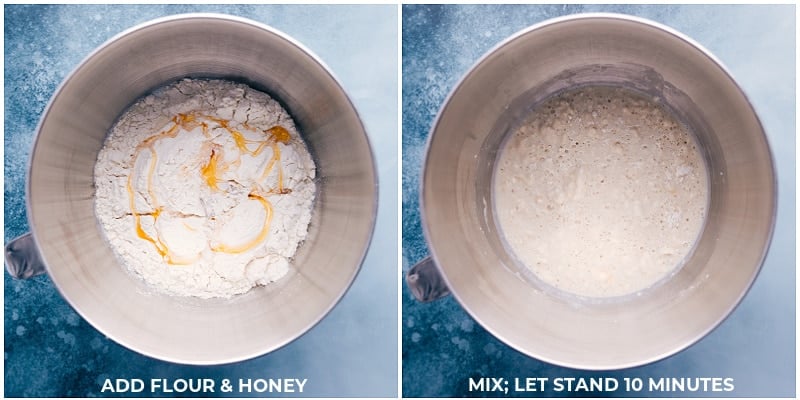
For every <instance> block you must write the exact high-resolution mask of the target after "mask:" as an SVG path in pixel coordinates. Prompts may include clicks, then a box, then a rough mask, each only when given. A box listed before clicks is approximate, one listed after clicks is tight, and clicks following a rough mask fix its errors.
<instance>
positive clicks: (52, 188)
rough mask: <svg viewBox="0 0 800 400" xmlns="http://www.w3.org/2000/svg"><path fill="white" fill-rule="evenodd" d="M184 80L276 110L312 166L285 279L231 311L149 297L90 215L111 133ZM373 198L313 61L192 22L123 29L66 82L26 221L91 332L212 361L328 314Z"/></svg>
mask: <svg viewBox="0 0 800 400" xmlns="http://www.w3.org/2000/svg"><path fill="white" fill-rule="evenodd" d="M185 77H198V78H199V77H203V78H222V79H231V80H236V81H240V82H243V83H246V84H248V85H250V86H251V87H253V88H254V89H256V90H261V91H264V92H266V93H267V94H269V95H270V96H272V97H273V98H275V99H276V100H278V101H279V102H281V103H282V105H283V106H284V107H285V108H286V109H287V110H288V111H289V113H290V114H291V116H292V117H293V118H294V120H295V123H296V124H297V127H298V130H299V131H300V132H301V135H302V136H303V139H304V140H305V141H306V144H307V145H308V147H309V150H310V152H311V153H312V156H313V158H314V161H315V163H316V166H317V178H316V179H317V182H316V183H317V197H316V199H315V203H314V210H313V213H312V221H311V225H310V227H309V236H308V238H307V239H306V241H305V242H304V243H303V244H301V246H300V248H299V249H298V252H297V254H296V255H295V257H294V261H293V266H294V268H293V270H292V271H291V272H290V275H289V276H288V277H285V278H284V279H282V280H281V281H279V282H277V283H276V284H273V285H269V286H266V287H258V288H256V289H254V290H251V291H250V292H248V293H246V294H244V295H240V296H236V297H234V298H232V299H230V300H223V299H211V300H200V299H196V298H180V297H171V296H166V295H161V294H158V293H153V292H152V291H151V290H149V289H148V288H147V287H146V286H145V285H144V284H143V283H142V282H141V281H140V280H139V279H137V278H135V277H133V276H131V275H130V274H128V273H127V272H126V271H125V270H124V268H123V267H121V266H120V265H118V263H117V261H116V259H115V256H114V254H113V252H112V250H111V249H110V248H109V246H108V244H107V243H106V242H105V239H104V238H103V234H102V233H101V231H100V227H99V225H98V223H97V220H96V217H95V214H94V198H93V196H94V187H93V168H94V164H95V161H96V158H97V153H98V151H99V150H100V148H101V147H102V145H103V141H104V139H105V136H106V134H107V132H108V130H109V128H110V127H111V126H112V124H113V123H114V122H115V120H116V118H117V117H118V116H119V115H120V114H121V113H122V112H123V111H124V110H125V109H126V108H127V107H128V106H129V105H131V104H132V103H133V102H135V101H136V100H137V99H138V98H139V97H141V96H143V95H145V94H146V93H148V92H150V91H151V90H153V89H155V88H158V87H160V86H163V85H165V84H168V83H171V82H173V81H175V80H178V79H181V78H185ZM376 189H377V184H376V175H375V170H374V163H373V159H372V152H371V149H370V145H369V142H368V139H367V135H366V132H365V131H364V127H363V125H362V123H361V121H360V119H359V117H358V115H357V112H356V110H355V109H354V107H353V105H352V103H351V102H350V100H349V99H348V98H347V96H346V94H345V93H344V91H343V89H342V88H341V87H340V86H339V84H338V83H337V81H336V80H335V79H334V78H333V77H332V76H331V74H330V72H329V71H328V70H327V69H326V67H325V66H324V65H322V64H321V62H320V61H319V60H317V59H316V58H315V57H314V56H312V55H311V54H310V53H309V52H308V51H306V50H305V49H304V48H303V47H302V46H301V45H299V44H297V43H295V42H294V41H292V40H291V39H289V38H287V37H286V36H285V35H283V34H281V33H279V32H276V31H274V30H272V29H270V28H267V27H265V26H262V25H259V24H256V23H254V22H251V21H247V20H243V19H239V18H233V17H227V16H220V15H209V14H193V15H183V16H177V17H171V18H165V19H160V20H155V21H153V22H151V23H148V24H145V25H143V26H139V27H136V28H133V29H131V30H129V31H127V32H124V33H123V34H121V35H119V36H117V37H115V38H114V39H111V40H110V41H109V42H107V43H106V44H104V45H103V46H101V48H99V49H98V50H97V51H95V52H94V53H93V54H92V55H90V56H89V57H88V58H87V59H86V60H85V61H84V62H83V63H82V64H81V65H80V66H79V67H78V69H76V70H75V71H74V72H73V73H72V75H70V76H69V77H68V78H67V79H66V80H65V82H64V83H63V84H62V86H61V87H60V88H59V90H58V91H57V93H56V95H55V96H54V97H53V99H52V100H51V103H50V105H49V106H48V109H47V110H46V111H45V114H44V116H43V119H42V122H41V123H40V127H39V132H38V135H37V137H36V141H35V146H34V150H33V154H32V158H31V165H30V171H29V180H28V203H29V219H30V222H31V228H32V230H33V233H34V235H35V237H36V241H37V243H38V245H39V247H40V252H41V254H42V257H43V259H44V261H45V263H46V264H47V266H48V273H49V275H50V276H51V278H52V280H53V281H54V283H55V284H56V286H57V287H58V289H59V290H60V291H61V293H62V295H63V296H64V297H65V298H66V299H67V300H68V301H69V302H70V304H71V305H72V306H73V307H74V308H75V309H76V310H77V311H78V312H79V313H80V314H81V315H82V316H83V317H84V318H85V319H86V320H87V321H89V322H90V323H91V324H92V325H94V326H95V327H96V328H97V329H99V330H100V331H102V332H103V333H104V334H106V335H107V336H109V337H111V338H112V339H114V340H115V341H117V342H119V343H120V344H123V345H125V346H126V347H129V348H131V349H133V350H135V351H138V352H140V353H143V354H146V355H149V356H152V357H155V358H159V359H164V360H168V361H174V362H181V363H190V364H219V363H225V362H233V361H238V360H242V359H246V358H251V357H254V356H258V355H261V354H264V353H267V352H269V351H272V350H274V349H276V348H278V347H280V346H282V345H284V344H286V343H288V342H290V341H292V340H293V339H295V338H297V337H298V336H300V335H301V334H302V333H304V332H305V331H307V330H308V329H310V328H311V327H312V326H313V325H314V324H315V323H316V322H318V321H319V320H320V319H321V318H322V317H323V316H324V315H325V314H326V313H327V312H328V311H329V310H330V309H331V308H332V307H333V306H334V305H335V304H336V302H337V301H338V300H339V299H340V297H341V296H342V295H343V294H344V292H345V291H346V289H347V288H348V287H349V285H350V284H351V282H352V280H353V279H354V278H355V276H356V274H357V272H358V270H359V268H360V265H361V262H362V260H363V257H364V255H365V252H366V249H367V246H368V244H369V241H370V238H371V235H372V230H373V227H374V217H375V212H376V205H377V203H376V202H377V193H376ZM222 343H224V345H220V344H222Z"/></svg>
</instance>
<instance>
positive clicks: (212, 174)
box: [127, 113, 291, 265]
mask: <svg viewBox="0 0 800 400" xmlns="http://www.w3.org/2000/svg"><path fill="white" fill-rule="evenodd" d="M209 123H213V124H216V125H217V126H219V127H221V128H223V129H225V130H226V131H227V132H228V133H229V134H230V135H231V138H232V139H233V141H234V143H235V144H236V147H237V149H238V150H239V157H238V158H237V161H235V162H232V163H227V164H225V163H224V158H223V157H222V156H221V154H220V151H218V150H217V149H215V148H212V149H211V155H210V156H209V160H208V162H207V163H205V164H204V165H202V166H201V167H200V171H199V173H200V176H201V177H202V179H203V181H204V182H205V183H206V184H207V185H208V187H209V188H211V190H213V191H219V190H220V188H219V185H218V182H219V174H220V173H221V172H223V171H225V170H227V169H228V167H229V166H230V165H231V164H234V163H236V162H238V161H239V160H240V159H241V156H242V155H245V154H246V155H250V156H253V157H256V156H258V155H260V154H261V153H262V152H263V150H264V149H265V148H266V147H267V146H269V147H270V148H271V149H272V156H271V157H270V159H269V161H267V163H266V166H265V167H264V170H263V171H262V172H261V174H260V176H259V180H261V181H263V180H265V179H266V178H267V177H268V176H269V175H270V174H271V173H272V171H273V169H275V167H276V166H277V175H278V179H277V187H276V188H269V189H267V190H263V189H261V188H259V187H258V186H254V187H251V188H250V193H249V194H248V196H247V198H248V200H252V201H258V202H259V203H261V205H262V207H264V211H265V212H266V216H265V218H264V224H263V226H262V227H261V231H260V232H259V234H258V235H257V236H256V237H255V238H254V239H253V240H251V241H249V242H247V243H244V244H239V245H230V244H223V243H217V244H214V245H211V246H210V248H211V251H214V252H218V253H228V254H238V253H244V252H246V251H248V250H251V249H253V248H255V247H256V246H258V245H259V244H260V243H261V242H263V241H264V240H266V238H267V236H268V235H269V228H270V223H271V221H272V213H273V208H272V204H271V203H270V202H269V200H268V199H267V198H266V197H267V196H269V195H273V194H278V195H281V194H288V193H291V189H287V188H284V187H283V168H282V166H281V163H280V161H281V152H280V148H279V147H278V143H283V144H288V143H289V142H290V141H291V135H290V134H289V131H288V130H286V128H284V127H282V126H273V127H272V128H269V129H267V130H263V131H259V130H257V129H254V128H252V127H250V126H249V125H247V124H242V128H244V130H246V131H249V132H251V133H256V134H259V133H261V134H264V135H265V137H264V139H262V140H252V139H248V138H246V137H245V136H244V134H243V133H242V132H241V131H238V130H236V129H233V128H232V127H231V126H230V120H226V119H222V118H216V117H212V116H209V115H204V114H197V113H188V114H178V115H176V116H175V117H173V118H172V126H170V127H169V128H168V129H166V130H164V131H161V132H159V133H157V134H155V135H153V136H150V137H148V138H147V139H145V140H143V141H142V142H141V143H140V144H139V145H138V146H136V151H135V152H134V154H133V159H132V161H131V174H130V175H129V176H128V182H127V190H128V196H129V202H130V209H131V214H132V215H133V220H134V229H135V231H136V235H137V236H138V237H139V238H141V239H143V240H146V241H148V242H150V243H152V244H153V246H154V247H155V249H156V251H157V252H158V254H159V255H161V257H162V258H163V259H164V261H165V262H166V263H168V264H171V265H187V264H191V263H193V262H195V261H197V259H198V258H199V257H194V258H185V257H180V256H178V255H176V254H174V253H173V252H172V251H171V250H170V249H169V248H168V247H167V245H166V244H165V243H164V241H163V240H162V239H161V238H160V237H159V235H158V229H156V228H155V224H156V221H158V218H159V216H160V215H161V213H162V211H163V210H164V208H163V206H161V205H160V204H159V202H158V199H157V197H156V195H155V191H154V190H153V174H154V173H155V170H156V165H157V162H158V155H157V154H156V151H155V148H154V145H155V143H156V142H158V141H159V140H161V139H164V138H175V137H176V136H177V135H178V133H179V132H180V130H181V129H183V130H185V131H187V132H189V131H192V130H194V129H195V128H197V127H201V128H202V132H203V135H204V136H206V137H207V138H209V137H210V135H209V132H208V129H209ZM248 145H256V148H255V150H250V148H248V147H247V146H248ZM144 150H147V151H149V152H150V159H149V160H148V165H147V177H146V182H147V194H148V196H149V198H150V202H151V204H152V205H153V211H150V212H140V211H137V209H136V201H135V191H134V190H133V184H134V181H135V171H136V169H135V165H136V162H137V161H138V159H139V156H140V155H141V153H142V152H143V151H144ZM142 216H151V217H153V226H154V229H155V230H156V234H155V236H151V235H150V234H149V233H147V231H145V230H144V228H143V227H142ZM184 225H185V223H184Z"/></svg>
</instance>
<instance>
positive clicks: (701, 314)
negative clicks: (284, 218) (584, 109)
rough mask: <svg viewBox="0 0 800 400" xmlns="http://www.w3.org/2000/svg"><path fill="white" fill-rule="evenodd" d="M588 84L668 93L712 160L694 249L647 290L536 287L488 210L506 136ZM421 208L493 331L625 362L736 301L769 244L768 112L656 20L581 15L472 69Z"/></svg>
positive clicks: (520, 341) (673, 348) (511, 44)
mask: <svg viewBox="0 0 800 400" xmlns="http://www.w3.org/2000/svg"><path fill="white" fill-rule="evenodd" d="M584 85H612V86H622V87H627V88H629V89H632V90H635V91H638V92H642V93H646V94H648V95H652V96H654V97H656V98H658V99H659V100H660V101H662V102H663V103H664V104H665V105H666V106H667V108H668V109H670V110H672V111H674V113H675V114H676V116H677V118H678V119H680V120H682V122H684V123H685V124H687V125H688V126H689V127H690V128H691V130H692V131H693V133H694V134H695V136H696V139H697V142H698V144H699V146H700V149H701V153H702V155H703V157H704V159H705V162H706V166H707V170H708V182H709V192H710V196H709V205H708V211H707V217H706V222H705V226H704V229H703V232H702V234H701V236H700V238H699V239H698V242H697V244H696V246H695V249H694V252H693V253H692V254H691V256H690V257H689V259H688V261H687V262H686V264H685V265H684V266H683V267H682V268H681V269H680V270H679V271H677V273H676V274H675V275H673V276H672V277H671V278H670V279H668V280H666V281H664V282H662V283H661V284H659V285H656V286H655V287H653V288H652V289H649V290H647V291H645V292H644V293H642V294H641V295H638V296H628V297H622V298H617V299H611V300H609V301H583V300H581V299H577V298H570V297H568V296H562V295H557V294H554V293H553V291H552V290H548V288H546V287H543V286H541V285H538V286H537V285H536V284H534V283H532V282H531V280H529V279H526V278H524V276H523V275H524V274H523V273H521V272H520V270H519V268H518V267H517V264H516V263H515V262H514V260H513V258H512V257H511V256H510V254H509V253H508V252H507V251H506V250H505V248H504V246H503V245H502V241H501V238H500V234H499V233H498V229H497V227H496V226H495V222H494V219H493V216H492V214H493V212H492V211H493V204H492V195H491V187H492V185H491V178H492V169H493V165H494V162H495V160H496V156H497V151H498V148H499V146H500V144H501V142H502V141H503V139H504V138H505V137H506V135H507V134H508V133H509V131H511V130H512V129H513V128H515V126H516V124H518V123H519V121H520V120H522V119H524V118H525V116H526V115H527V113H529V112H530V110H531V108H532V107H534V106H535V105H536V104H537V103H539V102H541V101H542V100H543V99H545V98H547V97H549V96H551V95H553V94H554V93H557V92H559V91H562V90H564V89H567V88H575V87H579V86H584ZM476 98H480V99H481V100H482V101H480V102H477V101H474V99H476ZM422 208H423V213H422V214H423V226H424V229H425V233H426V237H427V239H428V242H429V244H430V246H431V251H432V253H433V256H434V258H435V260H436V262H437V265H438V266H439V268H440V270H441V272H442V273H443V275H444V277H445V279H446V280H447V282H448V284H449V286H450V287H451V289H452V291H453V293H454V294H455V296H456V297H457V298H458V300H459V301H460V302H461V303H462V305H463V306H464V307H465V308H466V309H467V310H468V312H470V314H471V315H472V316H473V317H474V318H476V320H478V321H479V322H480V323H481V324H482V325H483V326H485V327H486V328H487V329H488V330H489V331H491V332H492V333H493V334H494V335H495V336H497V337H498V338H500V339H501V340H503V341H505V342H506V343H508V344H509V345H511V346H512V347H514V348H516V349H518V350H520V351H522V352H524V353H526V354H528V355H530V356H533V357H536V358H540V359H542V360H545V361H548V362H552V363H555V364H559V365H564V366H570V367H576V368H584V369H616V368H623V367H630V366H635V365H641V364H645V363H648V362H651V361H655V360H658V359H660V358H663V357H666V356H668V355H671V354H673V353H675V352H677V351H679V350H681V349H683V348H685V347H687V346H689V345H690V344H691V343H693V342H695V341H696V340H698V339H699V338H701V337H702V336H703V335H705V334H706V333H708V332H709V331H710V330H711V329H713V328H714V327H715V326H716V325H717V324H718V323H719V322H721V320H722V319H723V318H725V316H727V315H728V314H729V313H730V311H732V309H733V307H735V305H736V304H737V303H738V302H739V300H740V299H741V297H742V296H743V295H744V294H745V292H746V291H747V289H748V288H749V286H750V284H751V282H752V280H753V279H754V278H755V276H756V274H757V272H758V270H759V268H760V266H761V263H762V261H763V257H764V254H765V251H766V248H767V246H768V243H769V239H770V236H771V233H772V227H773V224H774V215H775V177H774V171H773V165H772V159H771V155H770V151H769V148H768V145H767V142H766V139H765V136H764V133H763V130H762V127H761V125H760V123H759V121H758V118H757V117H756V115H755V113H754V111H753V109H752V107H751V106H750V104H749V103H748V101H747V99H746V98H745V96H744V95H743V93H742V92H741V90H740V89H739V88H738V86H737V85H736V84H735V82H734V81H733V80H732V78H731V77H730V76H729V75H728V74H727V73H726V72H725V70H724V69H723V68H722V67H720V65H719V64H718V63H717V62H716V61H715V60H714V59H713V58H712V57H710V56H709V55H708V53H707V52H705V51H704V50H702V49H700V48H699V47H698V46H696V45H694V44H693V43H691V42H690V41H689V40H688V39H686V38H684V37H682V36H681V35H679V34H677V33H674V32H672V31H670V30H668V29H666V28H663V27H660V26H656V25H654V24H652V23H650V22H647V21H643V20H640V19H635V18H629V17H622V16H616V15H585V16H579V17H570V18H563V19H558V20H554V21H550V22H547V23H545V24H542V25H540V26H536V27H533V28H532V29H529V30H526V31H523V32H521V33H519V34H517V35H516V36H514V37H512V38H511V39H509V40H507V41H506V42H504V43H502V44H501V45H499V46H498V47H496V48H495V49H494V50H493V51H491V52H490V53H489V54H488V55H486V56H485V57H484V58H483V59H481V60H480V61H479V62H478V63H477V64H476V65H475V66H474V67H473V68H472V69H471V70H470V72H469V73H468V74H467V75H466V76H465V77H464V78H463V79H462V81H461V82H460V83H459V84H458V86H457V87H456V89H455V90H454V91H453V92H452V93H451V95H450V97H449V98H448V100H447V101H446V104H445V105H444V106H443V108H442V110H441V111H440V114H439V116H438V118H437V121H436V123H435V124H434V128H433V130H432V134H431V138H430V141H429V143H428V153H427V158H426V161H425V170H424V173H423V190H422Z"/></svg>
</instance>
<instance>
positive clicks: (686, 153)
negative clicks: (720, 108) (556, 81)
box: [494, 87, 708, 297]
mask: <svg viewBox="0 0 800 400" xmlns="http://www.w3.org/2000/svg"><path fill="white" fill-rule="evenodd" d="M494 198H495V212H496V215H497V217H498V222H499V226H500V227H501V228H502V231H503V234H504V237H505V239H506V241H507V243H508V244H509V245H510V247H511V248H512V249H513V251H514V253H515V255H516V256H517V258H518V259H519V260H520V261H521V262H522V263H523V264H525V265H526V266H527V267H528V268H529V269H530V270H531V271H532V272H533V273H534V274H535V275H536V276H537V277H538V278H540V279H541V280H542V281H544V282H546V283H548V284H550V285H552V286H555V287H556V288H559V289H561V290H564V291H567V292H570V293H573V294H577V295H581V296H587V297H612V296H621V295H625V294H631V293H635V292H637V291H640V290H643V289H646V288H648V287H650V286H652V285H653V284H654V283H656V282H657V281H659V280H660V279H662V278H664V277H665V276H668V275H669V274H670V273H671V272H672V271H674V270H675V269H676V267H677V266H679V265H680V264H681V262H682V260H683V259H684V258H685V257H686V255H687V253H688V252H689V251H690V249H691V248H692V246H693V245H694V242H695V240H696V238H697V236H698V234H699V233H700V231H701V229H702V225H703V219H704V217H705V207H706V202H707V199H708V184H707V180H706V171H705V164H704V163H703V160H702V158H701V156H700V153H699V151H698V150H697V149H696V147H695V144H694V141H693V139H692V138H691V136H690V135H689V133H688V131H687V130H686V128H684V127H683V126H682V125H681V124H679V123H678V122H676V121H675V120H674V119H673V118H672V116H671V115H669V114H667V113H666V112H665V111H664V110H662V109H661V108H660V107H659V106H658V105H657V104H655V103H653V102H651V101H649V100H646V99H644V98H642V97H640V96H635V95H633V94H632V93H629V92H627V91H624V90H621V89H611V88H602V87H594V88H584V89H579V90H577V91H573V92H568V93H565V94H562V95H559V96H556V97H555V98H553V99H551V100H548V101H546V102H545V103H544V104H543V105H542V106H540V107H539V108H537V110H535V111H534V112H533V113H532V115H531V116H530V117H529V118H528V119H527V121H526V122H524V123H523V124H522V125H521V127H520V128H519V129H518V130H517V131H515V132H514V134H513V136H512V137H510V138H509V140H508V141H507V142H506V143H505V144H504V147H503V149H502V151H501V153H500V156H499V157H498V163H497V167H496V172H495V176H494Z"/></svg>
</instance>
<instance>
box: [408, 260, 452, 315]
mask: <svg viewBox="0 0 800 400" xmlns="http://www.w3.org/2000/svg"><path fill="white" fill-rule="evenodd" d="M406 284H407V285H408V288H409V289H411V293H412V294H413V295H414V297H415V298H416V299H417V300H419V301H421V302H423V303H427V302H429V301H434V300H439V299H441V298H442V297H445V296H447V295H448V294H450V289H449V288H448V287H447V283H445V281H444V278H442V275H441V274H440V273H439V269H438V268H436V264H435V263H434V261H433V258H432V257H430V256H428V257H425V258H424V259H423V260H422V261H420V262H418V263H417V264H415V265H414V266H413V267H411V269H409V270H408V272H406Z"/></svg>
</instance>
